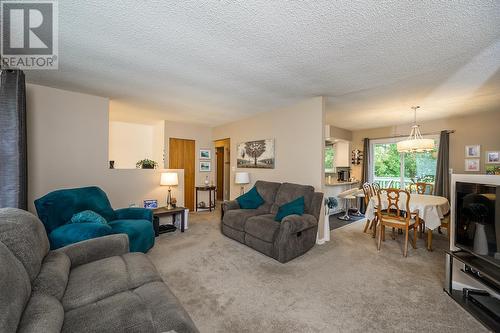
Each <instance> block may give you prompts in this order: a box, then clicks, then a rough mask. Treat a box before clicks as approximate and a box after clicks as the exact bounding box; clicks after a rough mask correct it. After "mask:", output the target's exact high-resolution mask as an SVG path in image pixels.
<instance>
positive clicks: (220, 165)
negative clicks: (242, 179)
mask: <svg viewBox="0 0 500 333" xmlns="http://www.w3.org/2000/svg"><path fill="white" fill-rule="evenodd" d="M215 154H216V155H217V200H221V201H222V200H224V147H217V148H216V153H215Z"/></svg>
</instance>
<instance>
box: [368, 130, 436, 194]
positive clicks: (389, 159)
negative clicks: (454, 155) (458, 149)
mask: <svg viewBox="0 0 500 333" xmlns="http://www.w3.org/2000/svg"><path fill="white" fill-rule="evenodd" d="M425 137H426V138H428V139H434V140H435V142H436V151H434V152H429V153H399V152H398V150H397V147H396V143H397V142H398V141H400V140H402V138H390V139H380V140H371V143H370V150H371V156H372V159H371V161H372V162H371V166H370V169H371V172H370V181H371V182H376V183H378V184H380V186H381V187H382V188H387V187H393V188H401V189H406V188H408V186H409V185H410V184H412V183H416V182H426V183H432V184H434V180H435V177H436V163H437V147H438V145H439V136H425Z"/></svg>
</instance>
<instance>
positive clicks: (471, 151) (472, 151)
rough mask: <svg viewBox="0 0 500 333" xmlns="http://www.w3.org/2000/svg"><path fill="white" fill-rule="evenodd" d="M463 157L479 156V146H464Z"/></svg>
mask: <svg viewBox="0 0 500 333" xmlns="http://www.w3.org/2000/svg"><path fill="white" fill-rule="evenodd" d="M465 157H466V158H470V157H481V146H480V145H468V146H465Z"/></svg>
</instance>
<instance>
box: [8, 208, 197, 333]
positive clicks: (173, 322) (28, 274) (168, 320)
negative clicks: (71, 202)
mask: <svg viewBox="0 0 500 333" xmlns="http://www.w3.org/2000/svg"><path fill="white" fill-rule="evenodd" d="M0 332H2V333H3V332H5V333H10V332H18V333H28V332H44V333H52V332H100V333H105V332H141V333H142V332H145V333H149V332H177V333H181V332H198V330H197V329H196V327H195V325H194V324H193V322H192V320H191V318H190V317H189V315H188V314H187V312H186V311H185V310H184V308H183V307H182V306H181V304H180V303H179V301H178V300H177V298H176V297H175V296H174V295H173V294H172V292H171V291H170V289H169V288H168V287H167V285H166V284H165V283H164V282H163V281H162V279H161V277H160V275H159V274H158V272H157V270H156V268H155V266H154V265H153V263H152V262H151V261H150V260H149V258H148V257H147V256H146V255H145V254H143V253H129V245H128V237H127V235H125V234H116V235H110V236H105V237H101V238H94V239H90V240H86V241H83V242H79V243H75V244H71V245H68V246H66V247H62V248H60V249H58V250H55V251H49V241H48V238H47V234H46V233H45V229H44V227H43V224H42V222H40V220H38V218H37V217H35V216H34V215H32V214H30V213H28V212H26V211H23V210H20V209H14V208H3V209H0Z"/></svg>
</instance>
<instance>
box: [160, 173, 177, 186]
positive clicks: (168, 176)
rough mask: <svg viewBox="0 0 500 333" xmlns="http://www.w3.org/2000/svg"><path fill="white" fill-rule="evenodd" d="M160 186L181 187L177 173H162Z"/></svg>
mask: <svg viewBox="0 0 500 333" xmlns="http://www.w3.org/2000/svg"><path fill="white" fill-rule="evenodd" d="M160 185H167V186H174V185H179V178H178V177H177V172H162V174H161V179H160Z"/></svg>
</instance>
